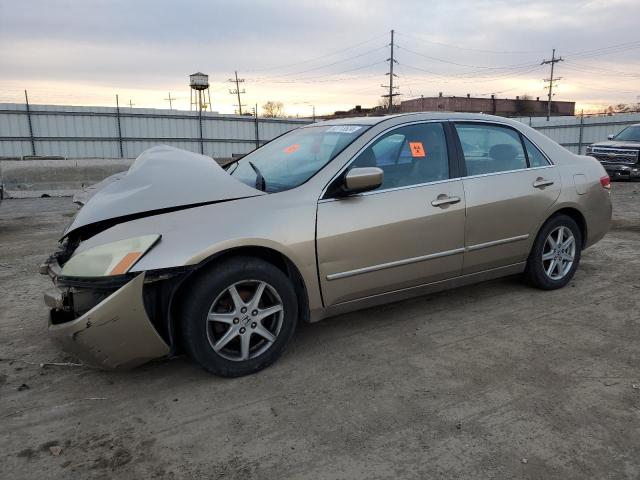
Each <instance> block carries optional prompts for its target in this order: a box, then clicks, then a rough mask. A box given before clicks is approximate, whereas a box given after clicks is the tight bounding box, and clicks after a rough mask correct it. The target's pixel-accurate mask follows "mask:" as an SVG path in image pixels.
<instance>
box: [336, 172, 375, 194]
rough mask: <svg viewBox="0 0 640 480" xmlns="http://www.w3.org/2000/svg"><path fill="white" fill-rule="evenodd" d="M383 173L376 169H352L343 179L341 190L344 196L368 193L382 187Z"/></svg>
mask: <svg viewBox="0 0 640 480" xmlns="http://www.w3.org/2000/svg"><path fill="white" fill-rule="evenodd" d="M383 179H384V172H383V171H382V169H380V168H378V167H360V168H352V169H351V170H349V171H348V172H347V174H346V175H345V177H344V184H343V187H342V190H343V192H344V193H345V194H347V195H351V194H354V193H362V192H368V191H369V190H375V189H376V188H378V187H379V186H380V185H382V180H383Z"/></svg>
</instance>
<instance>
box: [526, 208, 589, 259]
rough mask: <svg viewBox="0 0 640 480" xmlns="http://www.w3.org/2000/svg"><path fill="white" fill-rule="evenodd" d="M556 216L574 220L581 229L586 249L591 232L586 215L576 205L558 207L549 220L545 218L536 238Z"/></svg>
mask: <svg viewBox="0 0 640 480" xmlns="http://www.w3.org/2000/svg"><path fill="white" fill-rule="evenodd" d="M556 215H566V216H568V217H570V218H572V219H573V220H574V221H575V222H576V223H577V224H578V227H579V228H580V235H581V236H582V248H584V247H585V246H586V245H587V236H588V234H589V230H588V227H587V219H586V218H585V216H584V214H583V213H582V212H581V211H580V209H579V208H577V207H576V206H574V205H561V206H558V208H556V209H555V210H554V211H553V212H551V214H550V215H548V216H547V218H545V219H544V221H543V222H542V223H541V224H540V226H539V227H538V230H537V232H536V237H535V238H537V237H538V234H539V233H540V230H541V229H542V227H543V226H544V225H545V223H547V222H548V221H549V219H551V218H553V217H555V216H556ZM534 240H535V239H534Z"/></svg>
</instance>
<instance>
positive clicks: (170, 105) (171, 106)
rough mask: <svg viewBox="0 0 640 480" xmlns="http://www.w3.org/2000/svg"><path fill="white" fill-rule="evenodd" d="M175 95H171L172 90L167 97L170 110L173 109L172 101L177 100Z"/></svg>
mask: <svg viewBox="0 0 640 480" xmlns="http://www.w3.org/2000/svg"><path fill="white" fill-rule="evenodd" d="M175 99H176V98H175V97H173V98H172V97H171V92H169V96H168V97H167V98H165V100H169V110H173V103H172V101H173V100H175Z"/></svg>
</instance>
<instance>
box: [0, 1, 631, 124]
mask: <svg viewBox="0 0 640 480" xmlns="http://www.w3.org/2000/svg"><path fill="white" fill-rule="evenodd" d="M639 20H640V1H639V0H603V1H585V0H575V1H574V0H528V1H525V0H506V1H505V0H442V1H441V0H428V1H425V0H396V1H393V0H339V1H335V0H323V1H307V0H271V1H267V0H253V1H249V0H244V1H243V0H234V1H215V0H208V1H205V0H183V1H168V0H153V1H147V0H109V1H107V0H20V1H18V0H0V102H20V103H22V102H24V90H25V89H27V90H28V92H29V101H30V102H31V103H34V104H63V105H104V106H112V105H114V104H115V96H116V94H118V96H119V99H120V104H121V106H124V107H129V105H130V104H132V105H133V108H139V107H147V108H148V107H152V108H169V101H168V100H167V98H168V96H169V94H170V95H171V97H172V99H175V100H172V106H173V108H174V109H189V93H190V92H189V86H188V77H189V74H191V73H194V72H196V71H201V72H204V73H207V74H208V75H209V80H210V84H211V90H210V92H211V100H212V101H211V103H212V109H213V110H214V111H218V112H220V113H234V112H235V111H237V108H238V107H237V105H236V102H237V98H236V97H235V96H234V95H232V94H231V93H229V89H231V88H234V87H235V86H234V85H232V84H231V83H229V82H228V79H229V78H231V77H233V75H234V72H235V71H237V72H238V76H239V77H240V78H244V79H245V81H244V82H243V84H242V85H241V89H244V90H245V93H244V94H243V95H242V103H243V104H246V107H244V109H245V110H246V109H250V108H251V107H253V106H254V105H255V104H257V105H258V106H259V108H260V106H261V105H263V104H264V103H265V102H267V101H281V102H283V104H284V106H285V112H286V113H287V114H289V115H293V116H295V115H299V116H310V115H311V112H312V109H313V108H314V107H315V110H316V113H317V114H318V115H320V114H327V113H331V112H333V111H335V110H343V109H349V108H353V107H354V106H355V105H362V106H363V107H372V106H375V105H377V104H378V103H379V102H380V101H381V97H380V95H382V94H384V93H385V89H384V88H383V87H382V86H381V85H383V84H386V83H387V82H388V78H389V77H388V75H385V73H386V72H388V70H389V63H388V62H387V59H388V58H389V54H390V47H389V44H390V30H391V29H394V30H395V39H394V57H395V58H396V59H397V62H398V63H397V64H396V65H395V66H394V68H395V73H396V74H397V75H398V77H397V78H394V82H395V83H396V84H397V85H398V87H399V88H398V90H397V92H398V93H400V94H401V96H399V97H396V101H399V100H400V99H409V98H415V97H419V96H420V95H424V96H426V97H428V96H435V95H438V93H439V92H442V93H443V94H444V95H456V96H460V95H466V94H471V95H472V96H489V95H491V94H496V96H498V97H500V98H513V97H515V96H516V95H528V96H530V97H532V98H535V97H544V96H545V95H546V90H545V89H544V86H545V83H544V81H543V79H544V78H547V77H548V76H549V66H548V65H541V62H542V61H543V60H545V59H549V58H550V57H551V52H552V49H553V48H555V49H556V52H557V55H558V56H561V57H562V58H563V59H564V61H563V62H558V63H556V64H555V67H556V68H555V69H556V76H557V77H560V80H559V81H558V82H557V86H556V88H555V89H554V92H555V96H554V99H555V100H570V101H576V102H577V110H578V111H580V110H581V109H584V110H585V111H586V112H592V111H598V110H602V109H603V108H604V107H606V106H607V105H612V104H618V103H637V102H640V38H638V36H637V33H636V32H637V31H638V24H639V23H638V22H639Z"/></svg>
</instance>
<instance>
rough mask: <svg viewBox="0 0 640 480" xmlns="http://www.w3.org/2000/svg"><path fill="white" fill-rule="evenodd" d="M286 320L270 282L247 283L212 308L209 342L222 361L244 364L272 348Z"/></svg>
mask: <svg viewBox="0 0 640 480" xmlns="http://www.w3.org/2000/svg"><path fill="white" fill-rule="evenodd" d="M283 319H284V307H283V304H282V300H281V299H280V296H279V295H278V292H277V291H276V290H275V289H274V288H273V287H272V286H271V285H269V284H268V283H267V282H263V281H260V280H244V281H241V282H236V283H234V284H233V285H230V286H229V287H227V288H226V289H225V290H224V291H223V292H222V293H221V294H220V295H218V297H217V298H216V299H215V300H214V301H213V303H212V304H211V308H210V309H209V313H208V314H207V338H208V340H209V344H210V345H211V348H213V350H214V351H215V352H216V353H217V354H218V355H220V356H221V357H224V358H226V359H227V360H232V361H245V360H249V359H252V358H256V357H258V356H260V355H262V354H263V353H264V352H266V351H267V350H268V349H269V348H270V347H271V345H273V343H274V342H275V341H276V338H277V337H278V334H279V333H280V330H281V328H282V322H283Z"/></svg>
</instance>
